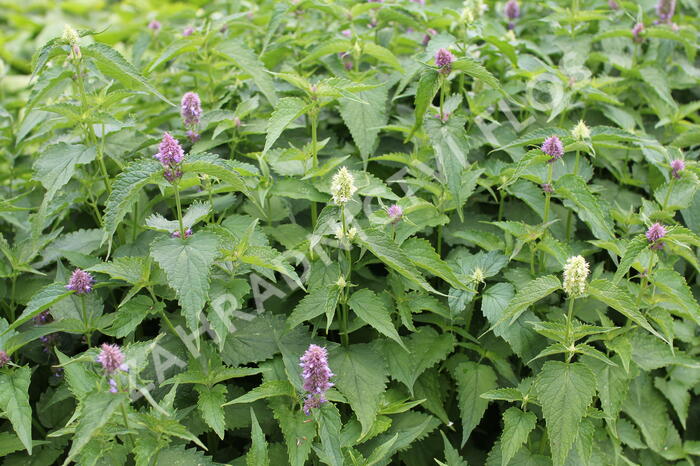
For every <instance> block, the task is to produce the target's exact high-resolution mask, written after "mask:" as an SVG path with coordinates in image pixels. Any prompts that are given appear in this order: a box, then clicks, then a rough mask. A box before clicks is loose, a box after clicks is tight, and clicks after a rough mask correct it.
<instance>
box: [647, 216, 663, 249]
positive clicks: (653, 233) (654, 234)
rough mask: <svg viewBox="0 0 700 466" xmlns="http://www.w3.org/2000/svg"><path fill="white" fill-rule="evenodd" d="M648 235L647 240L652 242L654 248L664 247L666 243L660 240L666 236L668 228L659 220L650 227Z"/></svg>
mask: <svg viewBox="0 0 700 466" xmlns="http://www.w3.org/2000/svg"><path fill="white" fill-rule="evenodd" d="M646 236H647V241H648V242H649V243H651V244H652V246H651V247H652V249H662V248H663V247H664V243H663V242H659V240H660V239H661V238H663V237H664V236H666V228H665V227H664V226H663V225H662V224H660V223H659V222H656V223H655V224H653V225H652V226H650V227H649V229H648V230H647V232H646Z"/></svg>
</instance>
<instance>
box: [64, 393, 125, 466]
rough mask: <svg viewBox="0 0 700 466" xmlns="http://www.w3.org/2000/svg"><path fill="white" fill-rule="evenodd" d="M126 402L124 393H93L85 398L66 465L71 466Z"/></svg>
mask: <svg viewBox="0 0 700 466" xmlns="http://www.w3.org/2000/svg"><path fill="white" fill-rule="evenodd" d="M125 401H126V398H125V395H124V394H123V393H110V392H108V391H104V392H93V393H90V394H89V395H88V396H87V397H86V398H85V400H84V401H83V409H82V411H81V416H80V419H79V420H78V425H77V426H76V428H75V436H74V437H73V444H72V445H71V448H70V451H69V452H68V457H67V458H66V460H65V461H64V462H63V464H64V465H67V464H69V463H70V461H71V460H72V459H73V458H75V457H76V455H78V453H80V451H81V450H82V449H83V448H85V446H87V444H88V443H89V442H90V441H91V440H92V439H93V438H94V437H95V436H97V435H98V434H99V433H100V431H101V430H102V428H103V427H104V426H105V425H107V423H108V422H109V420H110V418H111V417H112V414H114V412H115V411H116V410H117V408H119V406H121V404H122V403H124V402H125Z"/></svg>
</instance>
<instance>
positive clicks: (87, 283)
mask: <svg viewBox="0 0 700 466" xmlns="http://www.w3.org/2000/svg"><path fill="white" fill-rule="evenodd" d="M94 282H95V280H94V279H93V278H92V275H90V274H89V273H87V272H85V271H84V270H81V269H75V270H74V271H73V274H72V275H71V276H70V280H68V284H67V285H66V289H68V290H71V291H75V293H76V294H86V293H89V292H90V291H92V285H93V283H94Z"/></svg>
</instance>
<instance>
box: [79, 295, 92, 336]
mask: <svg viewBox="0 0 700 466" xmlns="http://www.w3.org/2000/svg"><path fill="white" fill-rule="evenodd" d="M80 304H81V307H82V315H83V325H85V340H86V341H87V345H88V347H89V346H92V345H91V344H90V330H89V328H90V326H89V322H88V313H87V304H85V295H81V296H80Z"/></svg>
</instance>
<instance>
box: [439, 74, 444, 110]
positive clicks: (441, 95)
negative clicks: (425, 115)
mask: <svg viewBox="0 0 700 466" xmlns="http://www.w3.org/2000/svg"><path fill="white" fill-rule="evenodd" d="M444 103H445V75H444V74H441V75H440V121H442V119H443V115H444V114H443V113H442V112H443V110H442V107H443V105H444Z"/></svg>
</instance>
